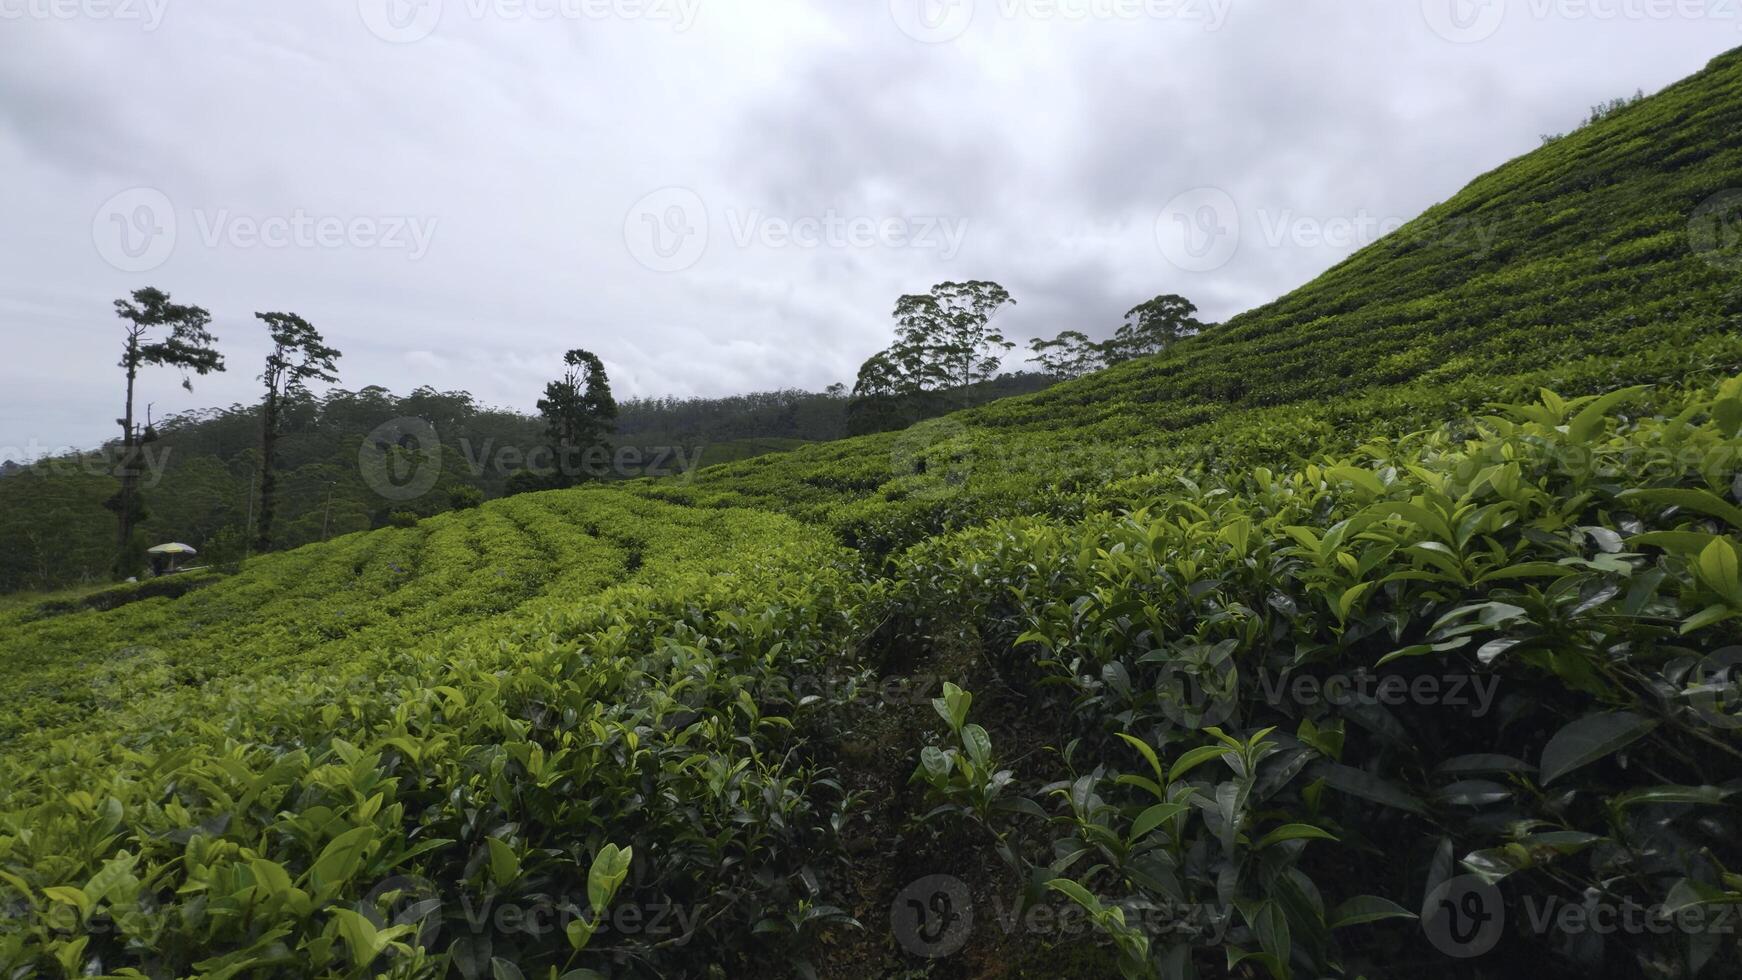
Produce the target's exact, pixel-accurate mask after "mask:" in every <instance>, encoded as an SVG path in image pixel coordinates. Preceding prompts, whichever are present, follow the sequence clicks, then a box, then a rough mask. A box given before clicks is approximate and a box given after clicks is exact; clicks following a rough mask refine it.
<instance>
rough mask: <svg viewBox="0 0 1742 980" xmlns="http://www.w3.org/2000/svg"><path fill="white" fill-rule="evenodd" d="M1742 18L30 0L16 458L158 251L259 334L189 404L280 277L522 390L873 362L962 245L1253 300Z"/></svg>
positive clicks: (6, 237) (3, 433) (370, 339)
mask: <svg viewBox="0 0 1742 980" xmlns="http://www.w3.org/2000/svg"><path fill="white" fill-rule="evenodd" d="M1739 44H1742V4H1738V3H1736V2H1734V0H809V2H800V0H294V2H293V0H277V2H265V0H199V2H197V3H196V2H194V0H0V172H3V173H4V174H5V180H4V182H3V183H0V331H3V348H0V351H3V356H0V458H4V457H13V458H16V457H19V456H27V455H36V454H39V453H41V452H43V451H47V450H52V449H56V448H58V447H62V446H69V445H71V446H83V445H93V444H95V443H96V442H98V441H99V440H101V439H103V438H107V437H110V436H112V435H114V434H115V426H114V424H113V423H112V422H111V421H110V420H112V419H113V418H115V417H116V415H118V414H119V410H120V388H119V382H120V374H119V371H118V369H117V368H116V359H117V357H118V356H119V353H120V343H121V328H120V324H119V321H117V320H116V319H115V318H114V316H113V313H112V310H111V302H112V301H113V300H114V299H115V298H116V297H119V296H121V295H123V294H125V293H126V292H129V291H131V290H133V289H137V288H140V287H142V286H147V285H155V286H158V287H160V288H163V289H165V290H168V291H169V292H171V293H172V294H173V296H174V297H175V298H176V300H178V301H180V302H188V303H197V304H199V305H201V306H204V307H206V308H207V309H209V310H210V311H211V312H212V315H213V319H214V332H215V333H217V334H218V336H219V338H220V341H221V343H222V347H223V350H224V351H225V353H226V355H227V356H228V358H229V362H230V370H229V371H228V372H227V373H226V374H223V375H219V376H212V377H208V378H205V379H196V384H195V390H194V392H193V393H192V394H191V395H190V394H188V393H186V392H183V391H182V390H181V389H180V388H179V386H178V380H179V379H178V377H177V376H176V375H175V374H174V373H173V372H169V371H163V370H159V371H156V372H152V373H150V374H148V376H147V377H146V378H145V379H144V381H143V384H142V392H141V399H140V400H141V402H142V403H143V402H151V403H153V404H154V412H155V413H156V415H158V416H159V417H161V416H162V415H164V414H167V413H169V412H173V411H179V410H183V409H188V408H194V407H200V406H206V405H223V404H229V403H232V402H236V401H248V400H252V399H254V398H256V397H257V392H256V388H257V382H256V380H255V376H256V375H258V373H259V366H260V361H261V359H262V358H263V357H264V354H265V345H264V343H263V340H264V330H263V328H262V326H261V325H260V324H259V323H258V321H256V320H255V319H254V318H253V313H254V312H256V311H291V312H297V313H301V314H302V315H304V316H305V317H307V318H308V319H310V320H311V321H313V322H314V323H315V325H316V326H317V327H319V328H320V329H321V330H322V331H323V332H324V333H325V334H326V336H327V338H328V341H329V342H330V343H332V344H333V345H334V346H337V347H338V348H340V349H341V350H343V352H344V355H345V356H344V359H343V361H342V362H341V368H342V374H343V378H342V383H343V384H344V385H345V386H346V387H351V388H357V387H361V386H363V385H366V384H380V385H385V386H387V387H390V388H393V389H395V390H398V391H407V390H409V389H410V388H412V387H415V386H417V385H420V384H429V385H434V386H436V387H438V388H444V389H452V388H463V389H466V390H469V391H471V392H473V393H474V394H476V395H477V396H478V397H479V398H480V399H481V400H483V401H485V402H487V403H490V404H497V405H504V406H510V407H516V408H522V409H530V408H531V406H532V402H533V401H534V399H535V398H536V393H537V391H538V390H539V389H540V387H541V386H542V384H543V382H544V381H545V380H546V379H548V378H549V377H552V376H554V375H555V374H556V373H558V366H559V360H560V357H561V353H562V351H563V350H565V349H567V348H570V347H586V348H589V349H591V350H593V351H595V352H597V353H598V354H600V356H602V357H603V358H604V360H605V362H606V364H607V366H608V367H609V369H610V373H611V376H612V380H613V383H614V385H615V387H616V389H617V391H618V393H619V396H620V397H621V396H626V395H657V394H677V395H692V394H726V393H731V392H740V391H747V390H757V389H768V388H777V387H792V386H797V387H804V388H811V389H818V388H821V387H822V386H824V385H827V384H829V383H831V382H835V381H844V382H848V383H850V382H851V381H852V378H853V376H854V373H855V372H856V370H857V367H858V365H859V363H860V362H861V361H862V360H863V359H864V358H865V357H866V356H867V355H869V354H871V353H872V352H874V351H875V350H877V349H879V348H880V347H882V346H884V345H885V344H886V343H887V341H888V337H889V332H890V322H889V311H890V309H891V308H892V306H893V305H894V301H895V299H896V297H897V296H899V295H901V294H902V293H905V292H918V291H923V290H924V289H926V288H927V287H929V286H930V285H931V284H933V283H935V282H939V281H944V280H962V279H970V278H984V279H996V280H998V281H999V282H1001V283H1003V284H1004V285H1005V286H1006V287H1008V288H1009V290H1010V291H1011V293H1012V294H1014V295H1015V297H1016V298H1017V300H1018V303H1019V305H1018V307H1017V308H1016V309H1015V310H1013V311H1011V312H1010V313H1009V314H1008V315H1007V316H1006V317H1005V318H1004V320H1003V321H1002V322H1003V326H1004V327H1005V328H1006V330H1007V331H1008V332H1009V333H1010V334H1011V335H1012V336H1013V337H1015V338H1020V339H1026V338H1029V337H1033V336H1043V335H1044V336H1051V335H1053V334H1055V333H1057V332H1058V331H1059V330H1062V329H1071V328H1074V329H1080V330H1083V331H1085V332H1087V333H1089V334H1091V335H1092V336H1105V335H1107V334H1108V333H1110V332H1111V331H1112V330H1113V329H1114V328H1115V327H1116V326H1117V325H1118V323H1119V321H1120V317H1121V316H1122V314H1123V312H1124V311H1125V310H1126V309H1127V308H1129V307H1130V306H1132V305H1134V304H1136V303H1137V302H1139V301H1141V300H1143V299H1146V298H1148V297H1150V296H1152V295H1155V294H1156V293H1161V292H1179V293H1183V294H1185V295H1186V296H1188V297H1190V298H1192V299H1193V300H1195V301H1196V302H1197V303H1198V304H1199V305H1200V306H1201V307H1202V308H1203V311H1204V315H1205V317H1206V318H1207V319H1211V320H1221V319H1224V318H1226V317H1227V316H1229V315H1232V314H1234V313H1237V312H1239V311H1241V310H1243V309H1247V308H1249V307H1251V306H1254V305H1256V304H1259V303H1262V302H1264V301H1266V300H1269V299H1271V298H1273V297H1275V296H1277V295H1279V294H1281V293H1284V292H1286V291H1288V290H1289V289H1291V288H1293V287H1295V286H1297V285H1299V284H1300V283H1302V282H1304V281H1306V280H1308V279H1310V278H1312V277H1313V276H1314V275H1315V274H1317V273H1318V272H1320V271H1321V270H1323V269H1325V268H1327V267H1328V266H1330V265H1332V264H1333V263H1335V262H1336V261H1338V260H1339V259H1341V258H1342V257H1344V256H1345V255H1347V254H1348V253H1349V252H1350V251H1352V250H1353V249H1354V248H1355V247H1358V246H1359V245H1361V244H1365V243H1366V242H1368V241H1370V240H1372V239H1373V238H1374V237H1375V236H1377V235H1378V234H1380V233H1382V232H1383V231H1384V230H1386V229H1387V228H1388V227H1391V226H1393V225H1395V223H1397V222H1398V221H1401V220H1403V219H1407V218H1408V217H1410V216H1412V215H1414V214H1416V213H1418V212H1419V211H1421V210H1422V209H1423V208H1424V207H1426V206H1428V205H1430V204H1432V203H1434V202H1435V201H1438V200H1441V199H1443V198H1445V197H1447V196H1449V195H1450V194H1452V193H1454V192H1455V191H1456V190H1457V189H1458V188H1459V187H1461V186H1462V185H1463V184H1465V183H1466V182H1468V181H1469V180H1470V179H1471V178H1473V177H1474V176H1476V175H1477V174H1479V173H1481V172H1483V171H1485V170H1488V169H1490V168H1492V167H1494V166H1495V165H1497V164H1499V163H1502V162H1504V161H1505V160H1507V159H1509V158H1511V157H1514V156H1516V155H1518V154H1520V153H1523V152H1526V151H1528V150H1530V149H1532V148H1533V147H1535V146H1536V145H1537V144H1538V138H1539V135H1540V134H1542V133H1545V132H1556V131H1562V130H1565V129H1568V128H1571V127H1572V126H1574V125H1575V124H1576V123H1577V122H1578V120H1579V119H1580V118H1581V117H1582V115H1583V114H1584V113H1585V111H1586V110H1587V108H1588V106H1589V105H1590V104H1591V103H1593V102H1596V101H1599V100H1603V99H1607V98H1610V97H1612V96H1617V95H1624V94H1631V93H1632V92H1633V91H1634V90H1635V89H1638V88H1643V89H1645V90H1646V91H1647V92H1651V91H1655V90H1657V89H1659V88H1661V87H1663V86H1665V85H1667V84H1669V83H1671V82H1673V81H1675V80H1676V79H1678V78H1681V77H1684V76H1686V75H1688V74H1690V73H1692V72H1694V71H1696V70H1697V69H1699V68H1700V67H1701V66H1703V65H1704V64H1705V63H1706V61H1707V60H1708V59H1710V58H1711V57H1712V56H1714V55H1716V54H1718V53H1720V52H1722V51H1724V50H1727V49H1728V48H1730V47H1734V46H1736V45H1739ZM1011 366H1015V363H1014V361H1013V362H1011Z"/></svg>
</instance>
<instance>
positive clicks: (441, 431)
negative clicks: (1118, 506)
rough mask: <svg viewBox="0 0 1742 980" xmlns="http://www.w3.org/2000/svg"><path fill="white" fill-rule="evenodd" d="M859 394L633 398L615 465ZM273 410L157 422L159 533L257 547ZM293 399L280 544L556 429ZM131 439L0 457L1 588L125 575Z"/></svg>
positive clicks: (413, 513)
mask: <svg viewBox="0 0 1742 980" xmlns="http://www.w3.org/2000/svg"><path fill="white" fill-rule="evenodd" d="M1052 382H1053V379H1052V378H1050V377H1047V376H1044V375H1038V374H1019V375H1008V376H1003V377H999V378H995V379H993V380H992V381H989V382H984V383H982V384H979V385H976V386H974V388H973V389H970V390H966V391H962V392H956V393H946V394H947V397H940V398H939V399H938V400H937V402H938V403H937V404H936V405H933V406H929V408H930V411H929V412H928V413H927V414H936V413H939V412H943V411H949V410H952V409H954V408H958V407H961V406H963V405H973V404H980V403H983V402H986V401H990V400H992V399H994V398H1000V397H1004V396H1006V395H1011V394H1022V393H1026V392H1029V391H1037V390H1039V389H1041V388H1044V387H1046V386H1048V385H1049V384H1051V383H1052ZM851 403H852V400H851V399H849V398H848V397H847V395H846V394H845V392H844V391H843V390H842V389H841V388H839V387H837V388H834V389H832V390H830V391H824V392H806V391H798V390H786V391H772V392H758V393H753V394H747V395H734V396H731V397H726V398H674V397H666V398H643V399H632V400H629V401H625V402H622V403H620V405H619V415H618V418H617V426H616V430H617V431H616V433H615V434H614V435H613V436H612V438H611V443H612V446H611V451H610V453H611V454H610V458H609V460H608V473H607V475H606V478H608V479H630V478H634V477H640V476H673V475H678V474H681V473H683V472H685V471H687V470H689V469H691V468H693V467H697V466H708V465H712V464H716V463H726V462H732V461H734V460H738V459H744V458H748V457H750V456H756V455H761V454H763V453H767V452H773V451H779V450H783V449H790V448H793V447H796V446H799V445H803V444H804V443H807V442H817V441H824V440H829V439H837V438H840V437H842V436H844V435H846V434H847V433H848V431H849V426H850V419H849V411H848V408H849V405H850V404H851ZM261 411H262V408H261V406H260V405H242V404H236V405H231V406H230V407H228V408H209V409H202V410H198V411H192V412H184V413H181V414H178V415H171V416H168V417H165V418H159V419H154V420H153V421H152V427H153V429H154V434H155V437H156V438H155V439H154V441H152V442H150V443H149V444H147V445H145V446H144V447H143V448H142V449H141V450H140V453H141V455H142V456H143V460H142V464H143V465H142V486H143V489H144V491H145V493H146V494H147V495H148V498H149V501H150V506H149V508H148V510H147V514H146V517H145V519H144V521H143V523H142V524H141V525H140V530H141V532H142V533H143V537H144V538H145V539H146V540H148V541H149V542H151V543H153V544H155V543H161V542H165V541H183V542H186V543H187V544H191V545H193V546H194V547H195V548H198V549H199V550H200V556H199V558H198V559H196V561H197V563H200V564H205V563H217V564H227V563H231V562H234V561H237V560H239V559H240V558H241V557H243V556H244V554H246V553H247V552H248V551H249V550H250V548H251V542H253V541H254V531H255V530H256V525H257V522H258V513H257V509H258V506H257V503H251V501H257V498H258V489H259V484H258V480H259V473H260V442H261V440H260V429H261ZM278 411H279V414H280V420H279V426H280V429H281V435H280V437H279V439H278V444H277V447H276V452H275V459H274V466H273V470H274V472H275V474H276V475H277V482H278V504H277V510H278V513H277V517H276V520H275V529H274V533H273V542H272V547H273V549H274V550H278V549H284V548H295V547H299V546H301V545H304V544H308V543H310V542H314V541H320V540H324V539H327V538H332V537H336V536H338V535H341V534H348V533H350V532H353V531H361V530H367V529H370V528H375V527H381V526H384V525H387V524H389V523H392V522H394V521H395V520H401V521H403V520H405V519H408V518H410V517H424V516H429V515H432V514H435V513H439V512H441V511H445V510H449V509H452V508H454V507H456V506H458V507H465V506H471V505H475V504H476V503H477V502H479V501H481V500H484V499H488V498H494V497H499V496H502V495H504V494H506V493H509V492H511V490H512V488H511V486H510V480H511V479H512V478H513V477H514V475H515V473H517V472H520V471H521V470H523V469H525V468H526V467H527V466H528V465H529V460H530V461H531V462H530V465H536V459H537V457H536V453H537V452H539V451H540V449H541V447H544V446H545V445H546V444H547V442H548V440H547V433H546V421H545V420H544V419H543V418H540V417H539V416H536V415H530V414H526V413H522V412H517V411H513V410H510V409H505V408H496V407H491V406H488V405H483V404H481V403H479V401H478V400H477V399H476V398H474V397H473V396H472V395H471V394H469V393H467V392H464V391H437V390H436V389H434V388H430V387H420V388H418V389H416V390H414V391H412V392H411V393H410V394H408V395H395V394H394V393H393V392H391V391H389V390H387V389H386V388H381V387H377V386H370V387H366V388H362V389H360V390H357V391H350V390H345V389H333V390H331V391H328V392H325V393H322V394H318V395H317V394H312V393H307V392H302V393H297V394H295V395H293V396H290V397H287V398H286V399H285V400H284V401H283V403H282V404H281V405H280V406H279V409H278ZM396 420H400V421H396ZM403 420H415V421H416V422H420V423H422V424H423V425H416V424H412V423H410V422H406V421H403ZM424 426H427V428H424ZM420 433H433V434H434V437H435V439H436V440H437V441H438V442H439V450H436V452H439V463H437V465H435V466H434V467H433V469H434V476H433V479H431V478H428V477H424V478H423V479H422V481H421V482H420V479H419V472H420V470H421V468H422V467H426V466H429V465H430V464H431V463H435V462H436V460H437V457H436V455H434V454H433V453H432V454H431V455H429V456H420V455H419V454H418V452H417V450H418V448H419V447H418V446H417V445H415V444H414V443H415V442H416V439H415V437H416V436H418V435H419V434H420ZM382 447H385V448H386V449H387V450H388V455H387V457H385V469H384V470H383V471H382V472H370V471H369V467H368V465H366V464H367V463H368V462H369V460H370V459H371V457H372V456H379V455H380V453H379V452H378V450H379V449H381V448H382ZM119 450H120V446H119V440H113V441H111V442H110V443H109V444H107V445H104V446H102V447H98V448H96V449H93V450H92V451H90V452H88V453H82V454H76V455H70V456H60V457H55V458H51V459H46V460H41V461H38V462H37V463H35V464H32V465H28V466H26V465H17V464H11V463H9V464H6V465H4V466H0V556H4V557H3V558H0V592H13V591H18V590H21V589H53V588H59V587H62V586H66V585H73V584H78V583H81V582H97V581H104V580H107V579H108V578H110V572H111V565H112V564H113V559H114V519H113V515H112V514H111V513H110V512H109V511H108V510H105V508H104V501H105V500H107V499H109V498H110V497H111V496H112V495H113V494H114V493H115V490H116V486H117V480H116V478H115V477H114V475H113V472H114V468H115V463H116V459H117V456H118V454H119ZM423 472H427V471H423ZM383 481H385V483H384V482H383ZM424 483H427V484H428V486H427V488H426V487H425V486H424ZM383 485H385V486H386V488H387V495H383V493H382V492H381V487H382V486H383Z"/></svg>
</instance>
